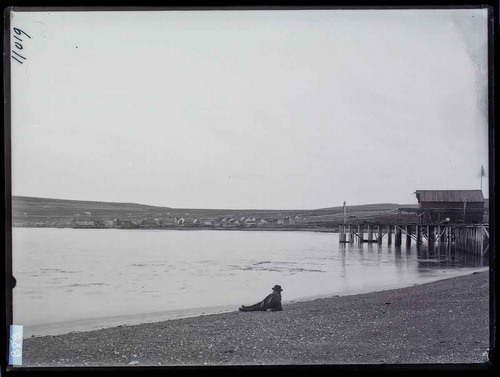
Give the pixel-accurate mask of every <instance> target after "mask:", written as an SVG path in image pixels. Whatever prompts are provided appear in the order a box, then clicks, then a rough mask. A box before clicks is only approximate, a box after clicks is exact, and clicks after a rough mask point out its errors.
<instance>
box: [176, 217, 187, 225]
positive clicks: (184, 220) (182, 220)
mask: <svg viewBox="0 0 500 377" xmlns="http://www.w3.org/2000/svg"><path fill="white" fill-rule="evenodd" d="M185 222H186V219H185V218H184V217H181V218H180V219H178V220H177V225H184V223H185Z"/></svg>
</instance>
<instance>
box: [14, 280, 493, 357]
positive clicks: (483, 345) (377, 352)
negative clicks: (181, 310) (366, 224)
mask: <svg viewBox="0 0 500 377" xmlns="http://www.w3.org/2000/svg"><path fill="white" fill-rule="evenodd" d="M488 300H489V290H488V271H483V272H474V273H469V274H467V275H462V276H459V277H447V278H445V279H441V280H438V281H434V282H428V283H423V284H419V285H414V286H410V287H406V288H397V289H389V290H384V291H378V292H371V293H363V294H354V295H345V296H336V297H328V298H318V299H314V300H310V301H298V302H288V303H287V302H284V303H283V311H282V312H274V313H271V312H250V313H242V312H238V311H231V312H225V313H220V314H207V315H201V316H197V317H187V318H181V319H170V320H165V321H161V322H152V323H143V324H137V325H124V326H118V327H109V328H105V329H100V330H93V331H87V332H72V333H69V334H65V335H56V336H39V337H33V338H27V339H25V340H24V343H25V344H24V355H23V359H24V362H25V365H28V366H76V365H81V366H119V365H139V366H144V365H155V366H158V365H257V364H266V365H290V364H297V363H299V364H345V363H358V364H359V363H376V364H378V363H464V362H465V363H478V362H483V361H484V357H483V356H482V354H483V353H484V352H485V351H486V350H487V348H488V346H489V339H488V336H489V332H488V331H489V330H488V329H489V327H488V326H489V322H488V315H489V307H488Z"/></svg>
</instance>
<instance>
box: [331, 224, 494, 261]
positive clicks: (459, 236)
mask: <svg viewBox="0 0 500 377" xmlns="http://www.w3.org/2000/svg"><path fill="white" fill-rule="evenodd" d="M393 235H394V245H395V246H401V244H402V243H403V238H405V239H406V245H407V246H410V245H411V243H412V242H416V244H417V245H419V244H422V243H424V242H427V244H429V245H433V244H436V243H446V244H447V245H449V246H451V245H452V244H455V245H456V246H457V247H460V248H462V249H465V250H467V251H469V252H472V253H474V254H480V255H485V254H486V253H487V252H488V250H489V238H490V233H489V224H467V225H466V224H405V225H399V224H395V225H347V224H344V225H340V226H339V242H340V243H382V242H383V240H384V237H386V239H387V244H388V245H391V244H392V241H393Z"/></svg>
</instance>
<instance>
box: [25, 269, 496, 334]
mask: <svg viewBox="0 0 500 377" xmlns="http://www.w3.org/2000/svg"><path fill="white" fill-rule="evenodd" d="M488 269H489V267H469V268H466V270H465V271H460V270H454V271H450V273H449V274H448V275H446V276H438V275H436V276H432V277H429V278H428V279H427V280H425V281H420V282H418V283H413V282H408V283H406V284H402V285H400V284H395V285H393V284H391V285H385V286H379V287H377V288H376V289H372V288H365V289H362V290H360V289H354V290H351V291H346V292H343V293H330V294H326V295H325V294H319V295H310V296H305V297H300V298H296V299H291V300H285V302H286V303H288V304H295V303H306V302H310V301H314V300H318V299H330V298H336V297H346V296H356V295H361V294H370V293H377V292H383V291H387V290H394V289H404V288H408V287H412V286H417V285H422V284H429V283H433V282H436V281H440V280H446V279H451V278H454V277H460V276H464V275H469V274H471V273H475V272H484V271H487V270H488ZM237 307H238V304H234V305H229V304H228V305H221V306H210V307H199V308H188V309H175V310H170V311H163V312H154V313H138V314H129V315H123V316H111V317H97V318H88V319H82V320H75V321H63V322H55V323H43V324H37V325H25V326H24V339H28V338H32V337H43V336H60V335H66V334H70V333H77V332H78V333H80V332H89V331H96V330H102V329H107V328H112V327H119V326H136V325H142V324H147V323H154V322H163V321H173V320H177V319H185V318H196V317H200V316H205V315H216V314H225V313H231V312H234V311H237Z"/></svg>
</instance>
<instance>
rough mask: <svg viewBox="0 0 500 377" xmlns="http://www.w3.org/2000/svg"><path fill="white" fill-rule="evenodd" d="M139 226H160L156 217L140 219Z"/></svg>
mask: <svg viewBox="0 0 500 377" xmlns="http://www.w3.org/2000/svg"><path fill="white" fill-rule="evenodd" d="M139 226H140V227H141V228H156V227H158V221H156V220H155V219H147V218H146V219H142V220H139Z"/></svg>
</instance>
